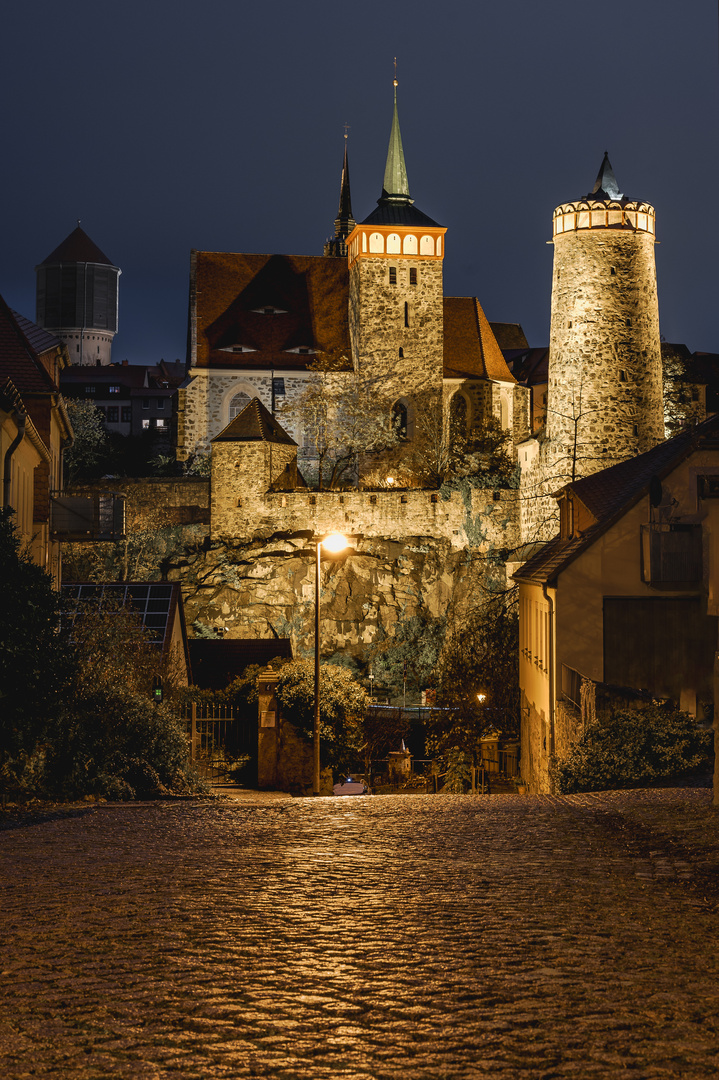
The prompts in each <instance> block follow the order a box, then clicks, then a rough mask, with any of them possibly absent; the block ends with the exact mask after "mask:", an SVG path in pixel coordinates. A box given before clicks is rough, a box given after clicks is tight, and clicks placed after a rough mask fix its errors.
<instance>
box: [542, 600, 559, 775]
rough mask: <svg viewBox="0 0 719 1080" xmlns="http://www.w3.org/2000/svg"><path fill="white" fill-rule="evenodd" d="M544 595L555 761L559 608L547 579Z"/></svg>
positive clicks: (552, 752) (550, 727) (551, 756)
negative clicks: (547, 623) (557, 623)
mask: <svg viewBox="0 0 719 1080" xmlns="http://www.w3.org/2000/svg"><path fill="white" fill-rule="evenodd" d="M542 595H543V596H544V599H545V600H546V601H547V606H548V607H549V642H548V643H547V644H548V650H549V757H550V760H552V761H553V760H554V751H555V745H556V743H555V737H554V729H555V713H556V708H555V705H556V697H557V693H556V684H557V662H556V661H557V657H556V649H555V643H556V640H557V635H556V628H555V620H556V616H557V610H556V608H555V606H554V597H553V596H550V595H549V586H548V585H547V582H546V581H545V582H543V584H542Z"/></svg>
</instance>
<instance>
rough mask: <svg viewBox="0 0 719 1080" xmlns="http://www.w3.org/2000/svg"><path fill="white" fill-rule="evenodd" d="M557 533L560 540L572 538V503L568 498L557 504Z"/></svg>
mask: <svg viewBox="0 0 719 1080" xmlns="http://www.w3.org/2000/svg"><path fill="white" fill-rule="evenodd" d="M559 533H560V536H561V538H562V540H571V539H573V537H574V503H573V502H572V500H571V499H570V498H564V499H562V501H561V502H560V504H559Z"/></svg>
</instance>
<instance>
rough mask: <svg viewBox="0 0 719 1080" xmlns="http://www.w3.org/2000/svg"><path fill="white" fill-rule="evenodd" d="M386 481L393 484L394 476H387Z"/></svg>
mask: <svg viewBox="0 0 719 1080" xmlns="http://www.w3.org/2000/svg"><path fill="white" fill-rule="evenodd" d="M387 483H388V484H393V483H394V477H393V476H388V477H387Z"/></svg>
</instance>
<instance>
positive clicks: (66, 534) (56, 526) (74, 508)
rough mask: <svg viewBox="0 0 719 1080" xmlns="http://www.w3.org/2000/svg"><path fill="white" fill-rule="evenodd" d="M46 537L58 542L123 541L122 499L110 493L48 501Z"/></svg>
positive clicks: (57, 496) (72, 496)
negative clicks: (48, 528) (48, 527)
mask: <svg viewBox="0 0 719 1080" xmlns="http://www.w3.org/2000/svg"><path fill="white" fill-rule="evenodd" d="M50 534H51V536H52V538H53V539H54V540H61V541H65V542H68V541H99V540H124V539H125V497H124V496H123V495H114V494H113V493H112V492H109V491H108V492H103V493H97V494H94V495H60V494H55V495H53V496H52V498H51V499H50Z"/></svg>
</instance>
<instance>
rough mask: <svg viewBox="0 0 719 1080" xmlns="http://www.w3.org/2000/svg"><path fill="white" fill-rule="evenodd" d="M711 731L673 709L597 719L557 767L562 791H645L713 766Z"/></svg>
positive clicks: (659, 707) (620, 711)
mask: <svg viewBox="0 0 719 1080" xmlns="http://www.w3.org/2000/svg"><path fill="white" fill-rule="evenodd" d="M711 745H712V736H711V732H708V731H705V730H703V729H702V728H700V727H698V726H697V724H696V722H695V721H694V720H693V719H692V717H691V716H689V715H688V714H687V713H684V712H680V711H679V709H676V708H674V707H673V706H672V705H658V704H654V703H652V704H648V705H643V706H641V707H639V708H636V709H618V710H617V711H615V712H613V713H612V714H611V716H610V718H609V720H608V721H596V722H595V723H593V724H591V725H590V726H589V727H588V728H587V730H586V731H585V732H584V734H583V735H582V737H581V739H580V740H579V742H578V743H577V744H576V745H575V746H574V747H573V748H572V750H571V751H570V752H569V754H568V755H567V756H566V757H565V758H563V759H561V760H559V761H558V762H557V764H556V765H555V767H554V774H553V775H554V780H555V784H556V788H557V791H558V792H560V793H562V794H571V793H573V792H578V791H604V790H607V789H609V788H626V787H642V786H646V785H647V784H651V783H652V782H653V781H656V780H661V779H664V778H667V777H673V776H680V775H681V774H682V773H686V772H689V771H691V770H692V769H696V768H699V767H702V766H705V765H708V763H709V760H710V755H711Z"/></svg>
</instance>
